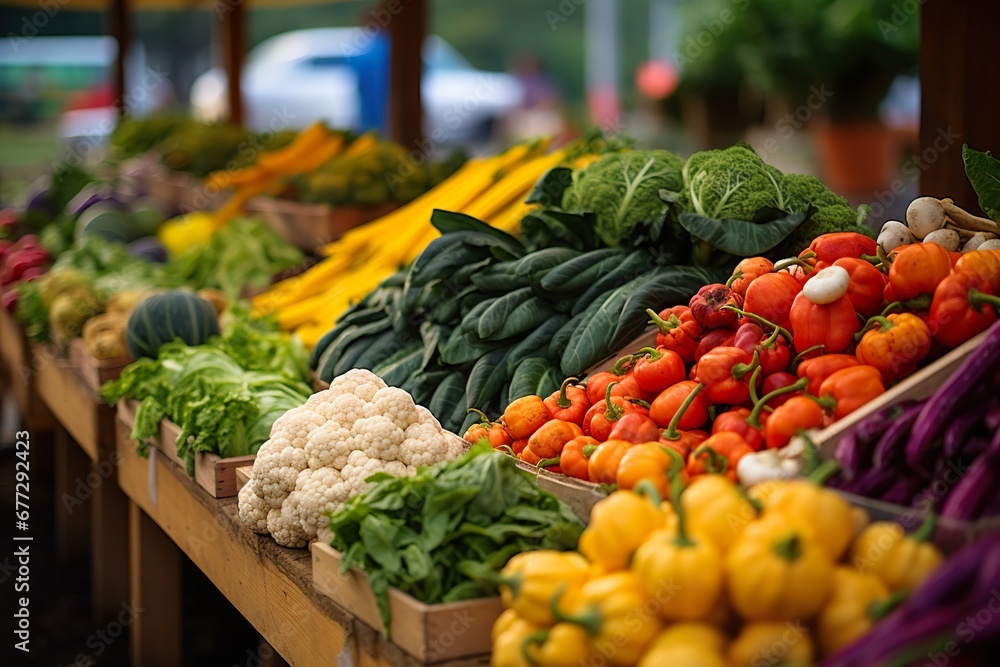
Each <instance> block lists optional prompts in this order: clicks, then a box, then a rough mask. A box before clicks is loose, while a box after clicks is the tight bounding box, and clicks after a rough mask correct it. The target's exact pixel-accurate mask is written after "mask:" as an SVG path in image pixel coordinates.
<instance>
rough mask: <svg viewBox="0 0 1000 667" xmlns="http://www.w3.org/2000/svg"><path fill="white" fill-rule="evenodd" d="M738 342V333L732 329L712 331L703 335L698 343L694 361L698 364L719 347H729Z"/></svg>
mask: <svg viewBox="0 0 1000 667" xmlns="http://www.w3.org/2000/svg"><path fill="white" fill-rule="evenodd" d="M735 341H736V332H735V331H733V330H731V329H712V330H711V331H708V332H706V333H705V334H704V335H702V337H701V340H699V341H698V347H697V348H696V349H695V351H694V360H695V362H696V363H697V362H698V361H700V360H701V358H702V357H704V356H705V354H706V353H708V352H710V351H712V350H714V349H715V348H717V347H728V346H730V345H732V344H733V343H734V342H735Z"/></svg>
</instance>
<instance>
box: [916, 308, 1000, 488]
mask: <svg viewBox="0 0 1000 667" xmlns="http://www.w3.org/2000/svg"><path fill="white" fill-rule="evenodd" d="M998 359H1000V324H994V325H993V326H992V327H990V329H989V332H988V333H987V334H986V338H985V339H983V342H982V344H981V345H980V346H979V347H977V348H976V349H975V350H973V352H972V353H971V354H969V356H968V357H966V359H965V361H964V362H963V363H962V365H961V366H959V368H958V370H957V371H955V372H954V373H953V374H952V376H951V377H950V378H948V380H947V381H946V382H945V383H944V384H943V385H941V387H940V388H939V389H938V390H937V391H936V392H934V395H933V396H931V398H930V400H928V401H927V403H926V404H925V405H924V409H923V410H921V411H920V415H919V416H918V417H917V420H916V422H914V424H913V435H912V436H911V437H910V442H909V443H908V444H907V446H906V462H907V463H909V465H910V467H911V468H914V469H916V470H926V468H927V456H928V454H929V453H930V450H931V448H932V446H933V445H934V442H935V441H936V440H937V439H938V438H940V436H941V434H942V432H943V431H944V429H945V428H946V427H947V425H948V424H950V423H951V421H952V419H954V418H955V416H956V415H955V414H954V413H955V410H956V409H957V408H958V407H959V406H960V405H962V404H964V403H966V402H968V401H970V400H971V397H970V394H972V393H973V392H975V391H977V390H979V389H981V387H980V385H981V384H982V381H983V379H984V378H985V377H986V376H987V375H991V374H992V373H993V371H994V370H995V369H996V367H997V360H998Z"/></svg>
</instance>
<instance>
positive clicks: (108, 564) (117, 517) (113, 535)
mask: <svg viewBox="0 0 1000 667" xmlns="http://www.w3.org/2000/svg"><path fill="white" fill-rule="evenodd" d="M112 452H113V453H114V450H112ZM116 461H117V458H116V457H114V456H112V457H111V458H110V459H107V458H105V459H102V460H101V461H100V462H98V463H97V465H98V466H103V465H114V462H116ZM91 502H92V506H91V519H90V522H91V531H90V587H91V591H92V596H91V598H92V599H91V607H92V610H93V614H94V622H95V623H98V624H103V623H107V622H109V621H110V620H111V619H112V617H113V616H115V615H116V614H118V613H119V612H120V611H121V608H122V603H123V602H125V601H126V600H128V599H129V586H128V583H129V582H128V575H127V573H128V571H129V569H128V567H129V544H128V530H127V527H128V524H129V512H128V504H129V503H128V498H126V497H125V494H124V493H122V490H121V489H119V488H118V484H117V479H116V477H115V475H114V472H112V474H111V475H110V476H109V477H107V478H105V477H103V476H102V481H101V482H100V483H99V485H98V486H97V488H96V489H94V496H93V498H92V499H91Z"/></svg>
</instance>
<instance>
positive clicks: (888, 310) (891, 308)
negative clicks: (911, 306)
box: [879, 301, 903, 317]
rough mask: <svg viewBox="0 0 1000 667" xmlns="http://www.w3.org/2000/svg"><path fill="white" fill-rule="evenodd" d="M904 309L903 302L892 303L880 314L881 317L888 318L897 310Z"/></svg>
mask: <svg viewBox="0 0 1000 667" xmlns="http://www.w3.org/2000/svg"><path fill="white" fill-rule="evenodd" d="M902 307H903V302H902V301H893V302H892V303H890V304H889V305H887V306H886V307H885V308H883V309H882V312H881V313H879V315H881V316H882V317H887V316H888V315H889V313H892V312H894V311H896V310H899V309H900V308H902Z"/></svg>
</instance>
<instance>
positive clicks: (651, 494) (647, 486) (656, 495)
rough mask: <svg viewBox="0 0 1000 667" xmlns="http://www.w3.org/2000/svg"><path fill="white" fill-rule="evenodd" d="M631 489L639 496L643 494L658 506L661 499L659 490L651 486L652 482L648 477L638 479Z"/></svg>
mask: <svg viewBox="0 0 1000 667" xmlns="http://www.w3.org/2000/svg"><path fill="white" fill-rule="evenodd" d="M632 491H634V492H635V493H638V494H639V495H640V496H645V497H646V498H649V500H650V501H651V502H652V503H653V505H655V506H656V507H659V506H660V503H661V502H662V500H663V499H662V498H660V492H659V491H657V490H656V487H655V486H653V483H652V482H651V481H649V480H648V479H644V480H642V481H640V482H639V483H638V484H636V485H635V487H634V488H633V489H632Z"/></svg>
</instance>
